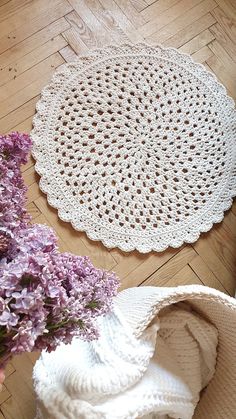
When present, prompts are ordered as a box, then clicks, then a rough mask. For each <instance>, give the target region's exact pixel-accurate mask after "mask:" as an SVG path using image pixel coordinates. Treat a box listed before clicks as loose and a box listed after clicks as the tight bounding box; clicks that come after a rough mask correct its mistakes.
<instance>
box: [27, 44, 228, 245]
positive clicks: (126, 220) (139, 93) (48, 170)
mask: <svg viewBox="0 0 236 419" xmlns="http://www.w3.org/2000/svg"><path fill="white" fill-rule="evenodd" d="M235 126H236V117H235V111H234V102H233V100H232V99H230V98H229V97H227V94H226V90H225V88H224V87H223V86H222V85H221V84H220V83H219V82H218V81H217V80H216V78H215V76H214V75H213V74H211V73H209V72H208V71H206V69H205V68H204V67H203V66H202V65H200V64H196V63H194V62H193V60H192V59H191V57H190V56H188V55H185V54H181V53H180V52H178V51H177V50H175V49H173V48H162V47H160V46H158V47H150V46H147V45H144V44H138V45H123V46H110V47H106V48H104V49H99V50H94V51H91V52H89V54H88V55H87V56H83V57H78V60H77V61H76V62H74V63H70V64H66V65H63V66H62V67H61V68H60V69H59V70H58V71H57V72H56V73H55V75H54V77H53V79H52V81H51V82H50V84H49V85H48V86H47V87H46V88H45V89H44V90H43V92H42V97H41V99H40V101H39V102H38V103H37V114H36V116H35V118H34V129H33V131H32V132H31V137H32V139H33V142H34V147H33V155H34V157H35V159H36V161H37V162H36V170H37V171H38V173H39V174H40V175H41V181H40V187H41V189H42V190H43V191H44V192H45V193H46V194H47V197H48V201H49V203H50V204H51V205H52V206H53V207H55V208H57V209H58V215H59V217H60V218H61V219H62V220H64V221H68V222H71V223H72V225H73V227H74V228H75V229H77V230H80V231H85V232H86V233H87V235H88V236H89V237H90V238H91V239H92V240H101V241H102V242H103V243H104V245H105V246H107V247H109V248H111V247H119V248H120V249H122V250H124V251H130V250H134V249H137V250H138V251H140V252H144V253H145V252H149V251H151V250H155V251H162V250H164V249H166V248H167V247H168V246H172V247H179V246H181V245H182V243H183V242H188V243H189V242H194V241H196V240H197V239H198V237H199V234H200V233H201V232H204V231H208V230H209V229H210V228H211V227H212V225H213V223H216V222H220V221H221V220H222V219H223V214H224V211H225V210H226V209H228V208H229V207H230V206H231V203H232V197H233V196H234V195H235V190H236V182H235Z"/></svg>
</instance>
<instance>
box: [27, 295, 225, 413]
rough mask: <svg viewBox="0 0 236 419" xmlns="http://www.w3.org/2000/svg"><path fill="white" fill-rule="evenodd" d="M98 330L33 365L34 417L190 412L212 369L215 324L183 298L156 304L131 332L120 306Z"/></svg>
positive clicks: (215, 341)
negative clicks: (91, 338) (155, 312)
mask: <svg viewBox="0 0 236 419" xmlns="http://www.w3.org/2000/svg"><path fill="white" fill-rule="evenodd" d="M99 326H100V334H101V336H100V338H99V340H98V341H96V342H91V343H86V342H81V341H80V340H78V339H75V340H74V341H73V343H72V344H71V345H70V346H65V345H61V346H60V347H59V348H58V349H57V350H56V351H55V352H54V353H51V354H48V353H43V354H42V356H41V359H40V360H39V361H38V362H37V363H36V366H35V370H34V379H35V389H36V393H37V396H38V413H37V417H38V418H44V419H65V418H70V419H82V418H83V419H98V418H99V419H100V418H103V419H131V418H132V419H133V418H145V419H154V418H155V419H157V418H158V419H166V418H181V419H190V418H192V417H193V413H194V409H195V407H196V405H197V403H198V400H199V397H200V392H201V390H202V389H203V388H204V387H206V386H207V384H208V383H209V381H210V380H211V378H212V377H213V374H214V371H215V363H216V347H217V341H218V336H217V330H216V328H215V327H214V326H213V325H211V324H210V323H208V322H207V321H206V320H204V319H203V318H201V317H200V316H199V315H198V314H196V313H195V312H194V311H191V309H190V307H189V306H188V305H187V304H186V303H179V304H177V305H174V306H170V307H168V308H166V309H164V310H162V312H161V315H160V316H159V317H158V318H157V317H156V318H155V319H154V320H153V321H152V323H151V324H150V325H149V327H147V328H146V329H145V331H144V332H143V334H142V335H141V336H140V337H139V338H136V337H135V335H134V334H133V332H132V330H131V328H130V326H129V325H128V323H127V322H126V320H125V318H124V317H123V314H122V313H121V312H120V311H119V309H118V308H115V310H114V312H113V313H112V314H110V315H109V316H107V317H105V318H103V319H100V324H99Z"/></svg>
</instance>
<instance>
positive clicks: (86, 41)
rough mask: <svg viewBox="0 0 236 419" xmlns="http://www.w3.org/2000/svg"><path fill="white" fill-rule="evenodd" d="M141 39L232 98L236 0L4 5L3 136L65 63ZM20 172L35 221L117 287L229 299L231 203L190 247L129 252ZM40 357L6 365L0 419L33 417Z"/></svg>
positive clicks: (19, 0)
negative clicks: (80, 222) (205, 292)
mask: <svg viewBox="0 0 236 419" xmlns="http://www.w3.org/2000/svg"><path fill="white" fill-rule="evenodd" d="M144 41H145V42H147V43H150V44H152V45H156V43H164V45H166V46H170V47H174V48H179V49H180V50H181V51H182V52H184V53H188V54H191V55H192V57H193V59H195V60H196V61H198V62H201V63H203V64H204V65H205V66H206V68H207V69H208V70H209V71H212V72H213V73H214V74H215V75H216V76H217V77H218V78H219V80H220V81H221V82H222V83H223V84H224V85H225V87H226V89H227V90H228V93H229V94H230V95H232V96H233V97H235V98H236V80H235V63H236V58H235V57H236V42H235V41H236V2H235V1H234V0H130V1H129V0H79V1H78V0H69V1H68V0H51V1H48V0H0V97H1V102H0V112H1V116H2V118H1V119H0V130H1V132H2V133H5V132H9V131H11V130H13V129H14V130H19V131H21V132H30V130H31V128H32V119H33V115H34V114H35V105H36V102H37V101H38V100H39V97H40V96H39V94H40V91H41V89H42V87H44V85H45V84H47V82H48V80H49V79H50V78H51V76H52V74H53V72H54V71H55V68H56V67H57V66H58V65H60V64H61V63H63V62H70V61H75V60H76V59H77V57H78V56H77V54H84V53H87V52H88V51H89V49H90V48H94V47H96V46H99V47H100V46H101V47H102V46H104V45H107V44H117V45H118V44H121V43H129V42H131V43H137V42H144ZM55 57H56V58H55ZM51 65H52V66H54V67H51ZM22 172H23V177H24V180H25V182H26V184H27V185H28V187H29V189H28V193H27V196H28V202H27V210H28V211H29V213H30V214H31V216H32V222H34V223H40V224H46V225H48V226H50V227H52V228H53V229H54V231H55V234H56V235H57V236H58V244H59V248H60V250H61V251H62V252H66V251H67V252H68V251H69V252H72V253H74V254H79V255H87V256H89V257H90V258H91V260H92V262H93V263H94V265H95V266H98V267H101V268H106V269H108V270H111V271H112V270H113V271H115V272H116V273H117V274H118V276H119V277H120V278H121V289H124V288H126V287H131V286H139V285H155V286H177V285H184V284H185V285H186V284H204V285H206V286H210V287H213V288H216V289H218V290H220V291H222V292H226V293H228V294H230V295H232V296H233V295H234V293H235V288H236V280H235V276H236V275H235V266H236V264H235V262H236V260H235V254H236V252H235V251H236V200H235V202H234V203H233V205H232V208H231V210H229V211H227V213H226V214H225V217H224V220H223V222H222V223H221V224H220V225H218V226H214V227H213V229H212V230H211V231H210V232H209V233H207V234H202V235H201V237H200V238H199V240H198V241H197V242H196V243H194V244H193V245H184V246H183V247H182V248H178V249H168V250H166V251H164V252H161V253H155V252H150V253H149V254H140V253H138V252H137V251H134V252H129V253H125V252H122V251H121V250H119V249H106V248H105V247H104V246H103V245H102V244H101V243H100V242H94V241H91V240H90V239H89V238H88V237H87V236H86V234H85V233H80V232H77V231H75V230H74V229H73V228H72V227H71V225H70V224H69V223H64V222H62V221H61V220H60V219H59V218H58V214H57V210H55V209H53V208H52V207H50V206H49V205H48V204H47V200H46V196H45V195H44V194H43V193H42V192H41V190H40V188H39V176H38V175H37V174H36V172H35V170H34V160H33V158H32V157H30V158H29V161H28V163H27V164H26V165H25V166H24V167H22ZM131 304H132V302H131ZM38 356H39V354H38V353H33V354H25V355H23V356H22V357H19V358H15V359H13V361H12V362H10V363H9V364H8V366H7V369H6V377H7V378H6V381H5V384H4V387H3V392H2V393H0V419H33V418H34V417H35V396H34V392H33V386H32V367H33V365H34V363H35V361H36V359H37V358H38Z"/></svg>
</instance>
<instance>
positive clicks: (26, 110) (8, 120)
mask: <svg viewBox="0 0 236 419" xmlns="http://www.w3.org/2000/svg"><path fill="white" fill-rule="evenodd" d="M38 100H39V95H36V96H35V97H33V98H32V99H30V100H29V101H28V102H26V103H24V105H22V106H20V107H19V108H17V109H16V110H15V111H14V112H11V113H10V114H8V115H7V116H5V117H4V118H2V119H0V127H1V132H2V133H6V132H9V131H11V130H12V129H13V127H15V126H16V124H20V123H21V122H23V121H25V120H26V119H27V118H29V117H32V116H33V115H34V113H35V105H36V103H37V102H38Z"/></svg>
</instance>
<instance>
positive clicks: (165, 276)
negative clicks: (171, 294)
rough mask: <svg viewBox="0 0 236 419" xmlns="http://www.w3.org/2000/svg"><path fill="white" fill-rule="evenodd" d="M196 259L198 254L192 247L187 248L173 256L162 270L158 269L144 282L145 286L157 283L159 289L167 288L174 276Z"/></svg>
mask: <svg viewBox="0 0 236 419" xmlns="http://www.w3.org/2000/svg"><path fill="white" fill-rule="evenodd" d="M196 257H197V253H196V252H195V251H194V249H193V248H192V247H191V246H190V245H189V246H186V247H185V248H184V249H182V250H181V251H180V252H178V253H177V254H176V255H175V256H173V257H172V258H171V259H170V260H169V261H168V263H166V264H165V265H163V266H162V267H161V268H160V269H157V271H156V272H154V274H152V275H151V276H150V277H149V278H147V279H146V281H144V282H143V285H152V284H154V283H155V284H156V285H157V286H158V287H162V286H165V284H166V283H167V282H168V281H171V278H172V277H173V276H174V275H176V274H177V273H178V272H179V271H180V270H181V269H183V268H184V267H185V266H186V265H187V264H189V263H190V262H191V261H192V260H193V259H194V258H196ZM183 283H184V281H183Z"/></svg>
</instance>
